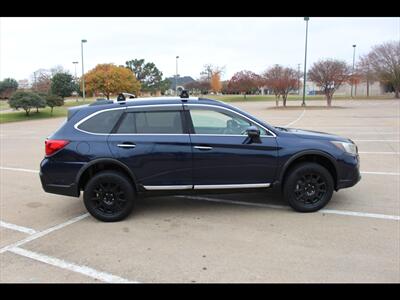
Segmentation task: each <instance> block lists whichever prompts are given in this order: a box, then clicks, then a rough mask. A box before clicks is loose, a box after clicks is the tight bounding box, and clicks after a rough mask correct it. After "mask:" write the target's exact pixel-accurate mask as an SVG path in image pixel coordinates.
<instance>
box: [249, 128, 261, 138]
mask: <svg viewBox="0 0 400 300" xmlns="http://www.w3.org/2000/svg"><path fill="white" fill-rule="evenodd" d="M246 132H247V135H248V137H249V138H259V137H260V129H258V128H257V127H256V126H249V127H248V128H247V129H246Z"/></svg>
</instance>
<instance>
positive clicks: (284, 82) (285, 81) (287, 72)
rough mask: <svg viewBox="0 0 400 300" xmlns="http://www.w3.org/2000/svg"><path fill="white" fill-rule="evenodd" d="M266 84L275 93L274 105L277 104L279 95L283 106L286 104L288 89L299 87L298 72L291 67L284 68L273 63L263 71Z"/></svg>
mask: <svg viewBox="0 0 400 300" xmlns="http://www.w3.org/2000/svg"><path fill="white" fill-rule="evenodd" d="M263 77H264V78H265V83H266V85H267V86H268V87H269V88H270V89H272V91H273V93H274V94H275V101H276V105H277V106H278V104H279V96H282V100H283V106H286V101H287V96H288V94H289V92H290V91H292V90H297V89H298V88H299V80H298V77H299V73H298V71H296V70H295V69H292V68H284V67H282V66H280V65H274V66H273V67H272V68H270V69H269V70H267V71H266V72H264V74H263Z"/></svg>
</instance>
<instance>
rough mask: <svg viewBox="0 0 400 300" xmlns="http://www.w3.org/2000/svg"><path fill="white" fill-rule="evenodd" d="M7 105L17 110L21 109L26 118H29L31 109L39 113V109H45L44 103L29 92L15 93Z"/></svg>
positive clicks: (36, 95)
mask: <svg viewBox="0 0 400 300" xmlns="http://www.w3.org/2000/svg"><path fill="white" fill-rule="evenodd" d="M8 104H9V105H10V107H12V108H15V109H17V110H18V109H19V108H22V109H23V110H25V113H26V115H27V116H29V113H30V111H31V109H32V108H36V110H37V111H39V108H43V107H46V101H45V100H44V99H43V98H41V97H40V96H39V95H38V94H36V93H34V92H30V91H17V92H15V93H14V94H13V95H12V96H11V98H10V99H9V100H8Z"/></svg>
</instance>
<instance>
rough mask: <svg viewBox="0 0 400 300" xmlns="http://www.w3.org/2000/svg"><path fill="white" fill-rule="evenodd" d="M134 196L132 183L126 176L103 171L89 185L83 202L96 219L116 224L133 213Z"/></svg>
mask: <svg viewBox="0 0 400 300" xmlns="http://www.w3.org/2000/svg"><path fill="white" fill-rule="evenodd" d="M134 196H135V194H134V190H133V186H132V183H131V182H130V181H129V179H128V178H126V176H124V175H123V174H121V173H119V172H115V171H103V172H100V173H98V174H96V175H95V176H93V177H92V178H91V179H90V180H89V182H88V183H87V185H86V187H85V191H84V194H83V202H84V204H85V206H86V209H87V210H88V211H89V213H90V214H91V215H92V216H93V217H95V218H96V219H98V220H100V221H104V222H115V221H120V220H122V219H124V218H125V217H126V216H128V215H129V213H130V212H131V211H132V209H133V204H134V202H133V200H134Z"/></svg>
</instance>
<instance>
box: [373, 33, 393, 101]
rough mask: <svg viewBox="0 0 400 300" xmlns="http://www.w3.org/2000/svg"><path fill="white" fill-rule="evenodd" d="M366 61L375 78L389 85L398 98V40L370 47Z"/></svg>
mask: <svg viewBox="0 0 400 300" xmlns="http://www.w3.org/2000/svg"><path fill="white" fill-rule="evenodd" d="M368 62H369V65H370V66H371V69H372V70H373V72H374V73H375V75H376V76H377V78H378V79H379V80H380V81H381V82H383V83H385V84H388V85H391V86H392V87H393V89H394V92H395V97H396V98H400V42H398V41H393V42H386V43H383V44H382V45H378V46H375V47H373V48H372V50H371V52H370V53H369V54H368Z"/></svg>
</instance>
